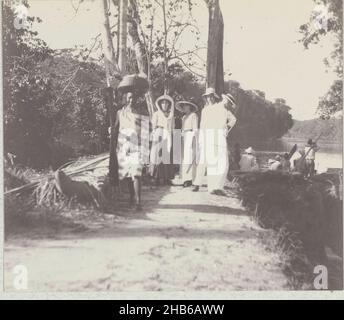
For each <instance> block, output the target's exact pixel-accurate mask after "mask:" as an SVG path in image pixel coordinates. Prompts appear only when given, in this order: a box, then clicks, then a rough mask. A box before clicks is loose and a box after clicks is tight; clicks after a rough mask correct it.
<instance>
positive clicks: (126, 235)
mask: <svg viewBox="0 0 344 320" xmlns="http://www.w3.org/2000/svg"><path fill="white" fill-rule="evenodd" d="M143 204H144V211H143V212H142V213H139V214H137V213H134V212H130V210H128V209H125V206H124V204H123V203H122V204H121V205H120V207H119V208H118V209H117V214H116V215H113V214H96V213H94V212H93V213H84V214H81V213H80V214H72V219H73V221H78V222H82V226H81V227H80V224H79V225H78V227H69V228H68V227H67V226H66V227H63V228H59V230H57V228H55V229H52V228H50V227H49V228H48V227H46V228H42V227H37V228H36V229H33V230H31V231H30V232H29V233H27V232H26V233H21V234H17V235H12V236H9V237H8V238H7V240H6V242H5V256H4V262H5V270H4V271H5V288H6V290H9V291H15V290H14V287H13V277H14V274H13V268H14V266H16V265H18V264H20V265H24V266H26V268H27V270H28V290H29V291H98V290H99V291H104V290H105V291H106V290H110V291H142V290H143V291H159V290H163V291H165V290H166V291H199V290H220V291H223V290H228V291H229V290H285V289H290V287H289V285H288V280H287V278H286V276H285V275H284V274H283V272H282V268H283V263H284V262H283V261H282V257H281V255H280V253H279V252H278V251H277V250H276V249H275V248H274V242H275V238H274V234H273V233H272V232H271V231H269V230H263V229H261V228H260V227H258V226H257V224H256V223H255V222H254V221H253V220H252V219H251V218H250V217H249V216H248V214H247V212H245V211H244V210H243V208H242V207H241V206H240V204H239V203H238V201H237V200H236V199H235V198H233V197H230V196H229V197H223V196H216V195H208V194H207V192H206V191H205V189H204V188H203V189H202V188H201V190H200V192H198V193H195V192H192V191H191V189H183V188H182V187H180V186H172V187H159V188H157V187H145V188H144V190H143ZM69 214H70V213H69Z"/></svg>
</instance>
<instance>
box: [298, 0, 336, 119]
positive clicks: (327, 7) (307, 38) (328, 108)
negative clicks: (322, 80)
mask: <svg viewBox="0 0 344 320" xmlns="http://www.w3.org/2000/svg"><path fill="white" fill-rule="evenodd" d="M315 3H316V4H317V6H316V8H315V9H317V10H314V11H313V12H312V15H311V17H310V19H309V21H308V22H307V23H305V24H303V25H302V26H300V33H301V34H302V39H301V42H302V43H303V45H304V47H305V48H306V49H308V48H309V46H310V45H311V44H317V43H319V42H320V41H321V39H322V38H323V37H324V36H332V37H333V38H334V39H335V40H334V50H333V52H332V53H331V55H330V57H329V58H326V59H325V61H324V62H325V64H326V65H327V66H328V67H331V68H332V69H333V70H334V72H335V73H336V74H337V76H338V79H337V80H335V81H334V83H333V84H332V86H331V88H330V89H329V91H328V93H327V94H326V95H325V96H324V97H322V98H321V100H320V102H319V105H318V113H319V115H320V116H321V117H323V118H329V117H330V116H331V115H333V114H334V113H335V112H337V111H339V110H342V101H343V92H342V86H343V82H342V77H343V1H342V0H316V1H315Z"/></svg>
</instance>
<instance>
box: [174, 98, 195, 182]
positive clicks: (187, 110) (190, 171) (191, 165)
mask: <svg viewBox="0 0 344 320" xmlns="http://www.w3.org/2000/svg"><path fill="white" fill-rule="evenodd" d="M176 109H177V110H179V111H180V112H181V113H183V118H182V135H183V140H182V143H183V153H182V164H181V178H182V182H183V187H184V188H187V187H190V186H191V185H192V181H193V180H194V179H195V175H196V139H195V138H196V134H197V130H198V116H197V113H196V112H197V111H198V106H197V105H196V104H194V103H192V102H190V101H185V100H183V101H179V102H177V104H176Z"/></svg>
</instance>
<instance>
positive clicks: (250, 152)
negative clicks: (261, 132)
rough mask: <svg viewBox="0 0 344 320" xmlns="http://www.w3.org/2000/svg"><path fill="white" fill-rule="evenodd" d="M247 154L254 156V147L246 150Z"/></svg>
mask: <svg viewBox="0 0 344 320" xmlns="http://www.w3.org/2000/svg"><path fill="white" fill-rule="evenodd" d="M245 153H247V154H253V153H254V150H253V149H252V147H248V148H247V149H246V150H245Z"/></svg>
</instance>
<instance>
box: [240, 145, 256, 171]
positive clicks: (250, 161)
mask: <svg viewBox="0 0 344 320" xmlns="http://www.w3.org/2000/svg"><path fill="white" fill-rule="evenodd" d="M254 153H255V152H254V150H253V149H252V147H249V148H247V149H246V150H245V151H244V154H243V155H242V156H241V159H240V161H239V166H240V171H245V172H251V171H257V170H258V169H259V166H258V163H257V158H256V156H255V155H254Z"/></svg>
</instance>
